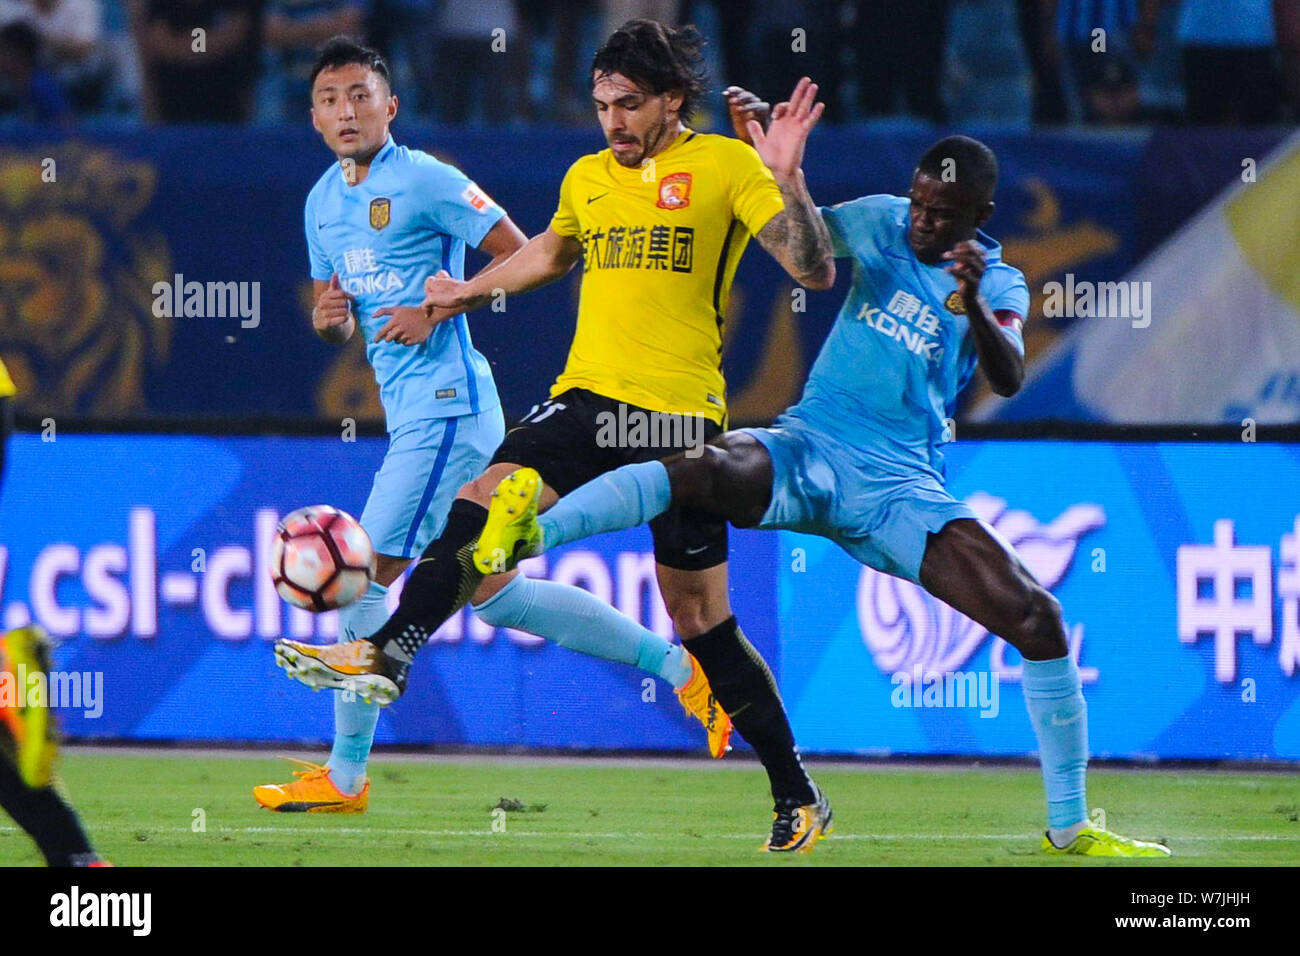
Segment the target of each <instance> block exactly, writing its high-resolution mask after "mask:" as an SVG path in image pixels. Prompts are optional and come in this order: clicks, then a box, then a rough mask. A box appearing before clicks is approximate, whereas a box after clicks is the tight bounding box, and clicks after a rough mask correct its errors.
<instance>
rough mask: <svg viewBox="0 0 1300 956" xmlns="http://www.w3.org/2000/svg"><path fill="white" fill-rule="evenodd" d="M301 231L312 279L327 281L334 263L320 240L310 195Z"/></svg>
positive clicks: (314, 208) (331, 273)
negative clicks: (305, 238)
mask: <svg viewBox="0 0 1300 956" xmlns="http://www.w3.org/2000/svg"><path fill="white" fill-rule="evenodd" d="M303 231H304V232H305V233H306V234H307V267H308V271H309V272H310V273H311V277H312V278H313V279H319V280H320V281H322V282H328V281H329V277H330V276H332V275H333V274H334V264H333V263H332V262H330V257H329V255H328V254H327V253H326V252H325V246H324V245H322V244H321V241H320V228H319V227H318V224H317V222H316V204H315V203H314V202H312V198H311V196H308V197H307V205H306V207H305V209H304V210H303Z"/></svg>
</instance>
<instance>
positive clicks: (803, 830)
mask: <svg viewBox="0 0 1300 956" xmlns="http://www.w3.org/2000/svg"><path fill="white" fill-rule="evenodd" d="M813 792H814V793H815V794H816V795H817V799H816V800H815V801H813V802H812V803H807V804H803V805H800V804H797V803H794V802H793V801H789V800H778V801H777V804H776V806H775V807H774V808H773V810H772V835H771V836H770V837H768V838H767V842H766V843H764V844H763V845H762V846H761V847H759V849H760V850H762V851H763V852H765V853H807V852H808V851H809V850H811V849H812V848H813V847H814V846H816V845H817V841H818V840H824V839H826V835H827V834H828V833H830V832H832V829H833V827H832V825H831V824H832V819H833V814H832V813H831V802H830V801H829V800H827V799H826V794H824V793H822V791H821V788H820V787H818V786H817V785H816V784H813Z"/></svg>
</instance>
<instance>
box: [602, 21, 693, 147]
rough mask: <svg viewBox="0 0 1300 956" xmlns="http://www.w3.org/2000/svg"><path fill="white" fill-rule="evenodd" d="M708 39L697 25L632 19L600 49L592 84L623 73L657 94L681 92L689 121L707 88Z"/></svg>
mask: <svg viewBox="0 0 1300 956" xmlns="http://www.w3.org/2000/svg"><path fill="white" fill-rule="evenodd" d="M703 48H704V38H703V37H702V36H700V31H699V30H697V29H695V27H693V26H689V25H688V26H684V27H677V28H675V29H674V28H673V27H666V26H664V25H663V24H662V23H660V22H659V21H658V20H629V21H628V22H627V23H625V24H623V25H622V26H621V27H619V28H618V29H617V30H615V31H614V33H613V34H612V35H611V36H610V38H609V39H608V40H606V41H605V43H604V45H603V46H601V48H600V49H599V50H597V51H596V55H595V57H593V58H592V61H591V85H592V86H593V87H594V86H595V83H596V78H597V77H598V76H607V75H608V74H610V73H621V74H623V75H624V76H626V77H627V78H628V79H629V80H631V81H632V82H633V83H635V84H636V85H637V86H639V87H641V88H642V89H643V90H648V91H649V92H651V93H654V94H655V95H661V94H663V93H680V94H681V95H682V108H681V110H680V116H681V118H682V121H683V122H686V121H688V120H689V119H690V118H691V116H692V115H693V114H694V113H695V110H696V109H697V108H698V107H699V105H700V100H701V99H703V98H704V93H705V91H706V89H707V87H706V86H705V74H704V55H703V52H702V51H703Z"/></svg>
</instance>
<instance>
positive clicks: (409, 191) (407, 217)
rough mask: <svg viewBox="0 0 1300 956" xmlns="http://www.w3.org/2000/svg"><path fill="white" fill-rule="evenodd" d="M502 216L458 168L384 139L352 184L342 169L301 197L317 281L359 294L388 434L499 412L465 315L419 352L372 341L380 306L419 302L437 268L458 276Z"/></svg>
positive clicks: (380, 321)
mask: <svg viewBox="0 0 1300 956" xmlns="http://www.w3.org/2000/svg"><path fill="white" fill-rule="evenodd" d="M504 215H505V212H504V210H502V208H501V207H500V206H498V205H497V204H496V203H494V202H493V201H492V200H491V199H490V198H488V196H487V195H486V194H485V193H483V192H482V190H480V189H479V188H478V187H477V186H475V185H474V184H473V183H472V182H470V180H469V179H468V178H466V176H465V174H464V173H462V172H461V171H460V170H459V169H457V168H456V167H454V166H450V165H448V164H446V163H443V162H440V161H439V160H437V159H434V158H433V157H432V156H430V155H429V154H427V153H423V152H421V151H420V150H417V149H407V148H406V147H405V146H398V145H396V144H395V143H394V142H393V140H392V138H391V137H390V138H389V140H388V142H387V143H386V144H385V145H384V147H383V148H382V149H380V151H379V152H378V153H377V154H376V155H375V158H374V160H373V161H372V162H371V164H370V172H369V174H368V175H367V176H366V178H365V180H364V181H363V182H361V183H360V184H359V185H356V186H349V185H348V184H347V181H346V180H345V179H344V178H343V170H342V168H341V167H340V165H339V164H338V163H335V164H334V165H332V166H331V167H330V168H329V169H328V170H326V171H325V174H324V175H323V176H321V178H320V179H319V180H318V181H317V182H316V185H315V186H314V187H312V190H311V192H310V193H309V194H308V196H307V207H306V210H305V217H304V218H305V222H304V225H305V228H306V232H307V249H308V253H309V256H310V263H311V276H312V278H313V279H320V280H322V281H328V280H329V278H330V276H331V275H333V274H335V273H337V274H338V276H339V282H340V284H341V285H342V287H343V288H344V290H346V291H347V292H349V293H351V294H352V295H354V296H355V297H356V303H355V304H354V306H353V313H354V315H355V316H356V319H357V323H358V331H359V332H360V333H361V334H362V335H364V336H365V342H366V358H367V359H368V360H369V361H370V364H371V365H372V366H373V367H374V370H375V380H376V381H377V382H378V383H379V397H380V401H381V402H382V403H383V406H384V412H385V416H386V419H387V426H388V431H389V432H393V431H395V430H397V429H398V428H400V427H401V426H403V425H405V424H407V423H409V422H413V421H418V420H420V419H431V418H449V417H452V416H458V415H467V414H475V413H478V412H480V411H484V410H491V409H495V408H498V407H499V406H500V399H499V398H498V397H497V391H496V385H495V384H494V383H493V381H492V372H491V369H490V368H489V366H488V363H487V359H485V358H484V357H483V356H482V355H480V354H479V353H478V352H477V351H476V350H475V348H474V344H473V342H472V341H471V340H470V334H469V325H468V323H467V322H466V319H465V316H464V315H463V314H462V315H458V316H456V317H455V318H453V319H449V320H448V321H446V322H443V323H442V324H440V325H439V326H438V327H437V328H436V329H434V331H433V334H432V335H430V336H429V338H428V339H426V340H425V341H424V342H423V343H422V344H421V345H419V346H414V347H412V346H406V345H398V344H396V343H394V342H380V343H375V342H374V341H372V340H373V339H374V337H375V333H376V332H378V331H379V329H381V328H382V327H383V326H384V325H385V324H386V323H387V322H388V316H380V317H379V318H377V319H376V318H373V316H374V313H375V312H376V311H377V310H378V309H381V308H384V307H385V306H415V305H419V304H420V303H421V302H422V301H423V300H424V280H425V279H426V278H427V277H428V276H431V275H433V274H434V273H435V272H437V271H438V270H439V269H446V270H447V272H449V273H450V274H451V275H452V276H453V277H455V278H457V279H459V278H462V277H463V276H464V270H465V246H466V245H470V246H474V247H477V246H478V245H479V243H481V242H482V241H483V237H484V236H486V235H487V234H488V232H489V231H490V230H491V229H492V227H493V226H494V225H496V223H497V221H498V220H500V219H501V217H502V216H504Z"/></svg>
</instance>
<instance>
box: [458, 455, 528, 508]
mask: <svg viewBox="0 0 1300 956" xmlns="http://www.w3.org/2000/svg"><path fill="white" fill-rule="evenodd" d="M514 470H515V466H514V465H507V464H496V465H492V466H490V467H489V468H488V470H487V471H485V472H483V474H481V475H479V476H478V477H477V478H474V479H472V480H470V481H467V482H465V484H463V485H461V487H460V490H459V491H458V492H456V497H457V498H465V499H468V500H469V501H473V502H475V503H476V504H480V505H482V506H483V507H485V508H486V507H487V505H488V502H489V501H491V500H492V492H493V491H495V490H496V487H497V485H499V484H500V483H501V479H502V478H505V477H506V476H507V475H508V474H510V473H511V472H512V471H514Z"/></svg>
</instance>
